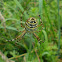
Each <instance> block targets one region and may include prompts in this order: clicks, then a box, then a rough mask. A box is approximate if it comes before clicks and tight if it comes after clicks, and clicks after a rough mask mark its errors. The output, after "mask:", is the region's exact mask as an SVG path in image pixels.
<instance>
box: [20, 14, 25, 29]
mask: <svg viewBox="0 0 62 62" xmlns="http://www.w3.org/2000/svg"><path fill="white" fill-rule="evenodd" d="M20 21H21V23H20V24H21V27H23V28H25V27H24V26H23V24H22V15H21V17H20Z"/></svg>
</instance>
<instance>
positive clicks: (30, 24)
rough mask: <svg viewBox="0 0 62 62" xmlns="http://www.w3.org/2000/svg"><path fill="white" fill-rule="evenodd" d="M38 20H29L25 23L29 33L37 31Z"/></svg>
mask: <svg viewBox="0 0 62 62" xmlns="http://www.w3.org/2000/svg"><path fill="white" fill-rule="evenodd" d="M37 26H38V23H37V20H36V19H35V18H33V17H31V18H29V19H28V20H27V21H26V23H25V29H26V30H27V31H29V32H34V31H36V30H37Z"/></svg>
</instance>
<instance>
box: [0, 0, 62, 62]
mask: <svg viewBox="0 0 62 62" xmlns="http://www.w3.org/2000/svg"><path fill="white" fill-rule="evenodd" d="M0 12H1V13H0V51H1V52H2V53H3V54H4V55H5V56H6V57H7V59H10V60H13V61H15V62H62V42H61V41H62V34H61V33H62V21H61V20H62V0H60V1H59V0H0ZM23 12H24V14H23ZM39 14H40V15H41V19H42V22H43V26H44V27H43V30H42V31H41V32H39V33H36V34H37V35H38V36H39V37H40V38H41V40H43V41H44V43H42V42H41V44H39V43H38V41H37V39H36V38H35V37H34V36H33V35H31V34H29V33H27V34H26V35H25V36H24V37H23V38H22V40H20V39H18V40H15V41H13V42H7V41H6V39H7V40H10V39H13V38H16V37H17V36H18V35H20V34H21V33H22V32H18V30H17V29H19V30H21V31H22V30H23V28H22V27H21V26H20V23H21V22H20V17H21V15H22V23H23V25H24V23H25V22H26V20H27V19H28V18H30V17H35V18H36V19H37V21H38V22H39V17H38V15H39ZM39 24H40V23H39ZM16 28H17V29H16ZM41 28H42V26H41V27H39V28H38V30H40V29H41ZM16 41H19V42H17V43H16V44H15V42H16ZM33 42H34V43H35V44H32V43H33ZM0 62H6V61H5V60H4V57H2V55H1V54H0Z"/></svg>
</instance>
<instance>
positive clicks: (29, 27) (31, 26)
mask: <svg viewBox="0 0 62 62" xmlns="http://www.w3.org/2000/svg"><path fill="white" fill-rule="evenodd" d="M39 17H40V15H39ZM40 20H41V17H40ZM21 21H22V17H21ZM39 26H42V29H43V25H42V21H41V24H40V25H38V22H37V20H36V18H34V17H31V18H29V19H28V20H27V21H26V22H25V27H24V26H23V25H22V23H21V27H23V28H25V30H23V32H22V34H21V35H19V36H18V37H17V38H15V39H12V40H6V41H14V40H17V39H18V38H21V39H22V37H23V36H24V35H25V34H26V33H27V32H28V33H32V34H33V35H34V36H35V37H36V39H37V40H38V41H39V42H40V41H42V40H41V39H40V38H39V36H37V35H36V34H35V32H37V28H38V27H39ZM42 29H41V30H42ZM41 30H40V31H41ZM40 31H38V32H40ZM42 42H43V41H42Z"/></svg>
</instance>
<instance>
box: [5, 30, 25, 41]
mask: <svg viewBox="0 0 62 62" xmlns="http://www.w3.org/2000/svg"><path fill="white" fill-rule="evenodd" d="M25 34H26V31H25V30H24V31H23V32H22V34H21V35H19V36H18V37H16V38H15V39H12V40H6V41H8V42H10V41H14V40H17V39H18V38H22V37H23V36H24V35H25Z"/></svg>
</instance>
